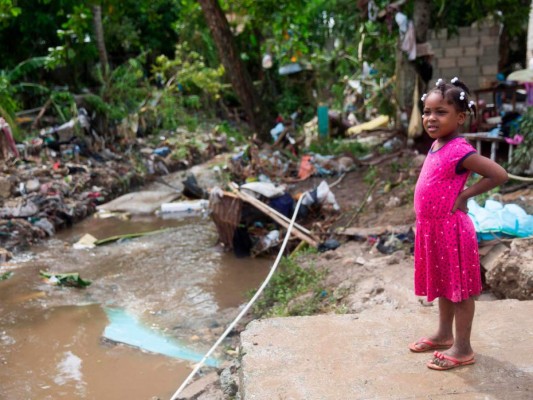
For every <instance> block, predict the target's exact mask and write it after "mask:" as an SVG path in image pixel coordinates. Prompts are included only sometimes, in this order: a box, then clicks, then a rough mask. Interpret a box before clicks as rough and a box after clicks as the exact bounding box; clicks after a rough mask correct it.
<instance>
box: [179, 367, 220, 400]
mask: <svg viewBox="0 0 533 400" xmlns="http://www.w3.org/2000/svg"><path fill="white" fill-rule="evenodd" d="M217 380H218V375H217V373H216V372H211V373H209V374H207V375H206V376H204V377H202V378H200V379H197V380H195V381H194V382H193V383H191V384H189V386H186V387H185V389H183V391H182V392H181V393H180V394H179V396H178V399H179V400H192V399H197V398H198V397H199V396H200V395H201V394H202V393H204V392H205V390H206V389H207V387H208V386H209V385H211V384H213V383H215V382H216V381H217Z"/></svg>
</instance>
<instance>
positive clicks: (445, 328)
mask: <svg viewBox="0 0 533 400" xmlns="http://www.w3.org/2000/svg"><path fill="white" fill-rule="evenodd" d="M455 315H456V314H455V304H454V303H453V302H451V301H450V300H448V299H446V298H444V297H439V330H438V331H437V334H436V335H435V336H434V337H435V339H438V340H440V341H441V342H444V343H448V342H451V341H453V317H454V316H455ZM455 323H457V321H456V322H455Z"/></svg>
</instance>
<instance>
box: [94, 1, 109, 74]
mask: <svg viewBox="0 0 533 400" xmlns="http://www.w3.org/2000/svg"><path fill="white" fill-rule="evenodd" d="M92 11H93V25H94V36H96V45H97V47H98V56H99V58H100V66H101V68H102V73H103V76H104V78H106V77H107V74H108V72H109V63H108V62H107V50H106V47H105V40H104V27H103V25H102V7H101V6H100V5H93V6H92Z"/></svg>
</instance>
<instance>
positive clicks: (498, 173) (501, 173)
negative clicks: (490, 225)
mask: <svg viewBox="0 0 533 400" xmlns="http://www.w3.org/2000/svg"><path fill="white" fill-rule="evenodd" d="M462 167H463V168H464V169H467V170H469V171H472V172H475V173H476V174H478V175H481V176H482V177H483V178H481V179H480V180H479V181H477V182H476V183H475V184H473V185H472V186H470V187H469V188H467V189H465V190H463V191H462V192H461V193H459V196H458V197H457V199H456V200H455V204H454V205H453V208H452V212H455V210H457V209H459V210H462V211H464V212H467V208H466V203H467V201H468V199H469V198H471V197H474V196H477V195H478V194H481V193H485V192H488V191H489V190H491V189H493V188H495V187H496V186H499V185H501V184H503V183H505V182H507V179H509V178H508V176H507V171H505V170H504V169H503V168H502V167H501V166H500V165H498V164H496V163H495V162H494V161H492V160H490V159H488V158H487V157H483V156H480V155H479V154H472V155H471V156H469V157H467V158H466V159H465V160H464V161H463V164H462Z"/></svg>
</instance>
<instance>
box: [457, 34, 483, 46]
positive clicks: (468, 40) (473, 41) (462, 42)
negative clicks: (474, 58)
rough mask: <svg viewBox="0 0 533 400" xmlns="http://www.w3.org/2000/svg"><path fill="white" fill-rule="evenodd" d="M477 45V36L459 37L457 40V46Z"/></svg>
mask: <svg viewBox="0 0 533 400" xmlns="http://www.w3.org/2000/svg"><path fill="white" fill-rule="evenodd" d="M477 45H479V37H477V36H461V37H460V38H459V46H464V47H467V46H477Z"/></svg>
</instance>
